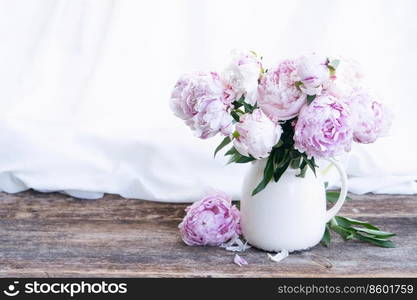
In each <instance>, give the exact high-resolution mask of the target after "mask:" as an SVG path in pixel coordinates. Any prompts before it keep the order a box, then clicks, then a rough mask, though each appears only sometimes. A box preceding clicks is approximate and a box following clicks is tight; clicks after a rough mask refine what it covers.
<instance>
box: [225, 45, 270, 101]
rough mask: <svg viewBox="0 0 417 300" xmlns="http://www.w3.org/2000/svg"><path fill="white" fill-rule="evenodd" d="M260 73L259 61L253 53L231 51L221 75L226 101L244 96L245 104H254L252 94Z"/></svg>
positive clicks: (260, 65) (260, 64)
mask: <svg viewBox="0 0 417 300" xmlns="http://www.w3.org/2000/svg"><path fill="white" fill-rule="evenodd" d="M261 71H262V63H261V60H260V59H259V58H258V57H257V55H256V54H255V53H254V52H251V51H247V52H239V51H233V52H232V57H231V60H230V63H229V64H228V66H227V67H226V68H225V69H224V70H223V72H222V73H221V78H222V81H223V84H224V85H225V86H226V94H227V95H228V99H230V101H232V102H233V101H234V100H239V98H240V97H241V96H242V95H246V99H245V100H246V102H248V103H250V104H255V101H256V99H254V94H255V92H256V89H257V87H258V79H259V77H260V75H261Z"/></svg>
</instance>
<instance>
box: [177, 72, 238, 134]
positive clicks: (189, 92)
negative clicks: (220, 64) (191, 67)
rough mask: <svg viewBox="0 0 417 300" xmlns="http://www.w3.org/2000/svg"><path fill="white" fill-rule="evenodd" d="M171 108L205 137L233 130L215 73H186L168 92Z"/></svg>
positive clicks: (197, 132) (220, 84) (218, 79)
mask: <svg viewBox="0 0 417 300" xmlns="http://www.w3.org/2000/svg"><path fill="white" fill-rule="evenodd" d="M170 106H171V109H172V110H173V112H174V113H175V115H176V116H177V117H179V118H181V119H183V120H185V123H186V124H187V125H188V126H189V127H190V128H191V129H192V130H194V131H195V134H196V136H197V137H199V138H202V139H205V138H208V137H211V136H214V135H216V134H217V133H218V132H221V133H223V134H224V135H229V134H230V133H231V132H232V131H233V127H232V122H233V118H232V117H231V116H230V114H229V112H228V110H229V106H230V104H229V103H228V102H227V101H226V100H225V98H224V89H223V85H222V83H221V81H220V78H219V76H218V75H217V73H214V72H211V73H195V74H185V75H183V76H182V77H181V78H180V79H179V80H178V82H177V84H176V85H175V87H174V90H173V91H172V94H171V102H170Z"/></svg>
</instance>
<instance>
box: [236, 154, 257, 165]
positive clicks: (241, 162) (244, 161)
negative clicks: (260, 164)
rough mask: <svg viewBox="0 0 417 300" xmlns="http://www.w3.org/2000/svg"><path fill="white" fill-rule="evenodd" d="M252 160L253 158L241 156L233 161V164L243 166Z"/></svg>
mask: <svg viewBox="0 0 417 300" xmlns="http://www.w3.org/2000/svg"><path fill="white" fill-rule="evenodd" d="M254 160H255V158H253V157H248V156H244V155H241V157H240V158H238V159H237V160H236V161H235V163H238V164H244V163H248V162H251V161H254Z"/></svg>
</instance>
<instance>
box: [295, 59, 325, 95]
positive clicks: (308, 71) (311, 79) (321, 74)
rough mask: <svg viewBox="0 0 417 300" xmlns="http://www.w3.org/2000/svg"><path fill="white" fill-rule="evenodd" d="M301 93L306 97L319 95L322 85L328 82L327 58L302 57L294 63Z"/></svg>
mask: <svg viewBox="0 0 417 300" xmlns="http://www.w3.org/2000/svg"><path fill="white" fill-rule="evenodd" d="M296 70H297V75H298V76H299V78H300V82H301V83H302V84H301V85H300V89H301V91H303V93H305V94H307V95H320V93H321V90H322V85H323V84H324V83H325V82H326V81H328V80H329V78H330V73H329V69H328V67H327V58H325V57H321V56H318V55H310V56H302V57H300V58H298V59H297V61H296Z"/></svg>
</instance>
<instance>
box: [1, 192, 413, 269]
mask: <svg viewBox="0 0 417 300" xmlns="http://www.w3.org/2000/svg"><path fill="white" fill-rule="evenodd" d="M351 196H352V198H353V200H352V201H350V202H347V203H346V204H345V206H344V207H343V209H342V211H341V213H340V214H341V215H344V216H350V217H354V218H358V219H362V220H367V221H370V222H372V223H374V224H375V225H378V226H381V227H382V228H383V229H384V230H387V231H392V232H396V233H397V234H398V236H396V237H394V238H393V240H394V241H395V242H396V243H397V246H398V247H397V248H394V249H384V248H378V247H375V246H372V245H368V244H365V243H362V242H357V241H348V242H343V241H342V240H341V239H339V238H338V237H335V235H333V237H334V239H333V242H332V245H331V246H330V247H329V248H326V247H323V246H321V245H318V246H316V247H314V248H313V249H311V250H310V251H305V252H301V253H295V254H291V255H290V256H289V257H288V258H287V259H285V260H284V261H282V262H281V263H278V264H277V263H274V262H271V261H269V260H268V259H267V256H266V253H265V252H262V251H259V250H257V249H250V250H248V251H247V252H245V253H243V254H241V256H242V257H244V258H245V259H246V260H247V261H248V262H249V265H248V266H245V267H238V266H237V265H235V264H233V262H232V261H233V256H234V254H233V253H231V252H227V251H225V250H224V249H221V248H215V247H188V246H185V245H184V244H183V243H182V241H181V239H180V237H179V234H178V229H177V226H178V223H179V222H180V220H181V218H182V217H183V215H184V208H185V206H186V204H172V203H170V204H168V203H155V202H148V201H141V200H134V199H124V198H121V197H119V196H115V195H106V196H105V197H104V198H103V199H100V200H78V199H74V198H71V197H69V196H65V195H61V194H58V193H50V194H43V193H37V192H33V191H28V192H24V193H19V194H6V193H0V276H1V277H15V276H16V277H23V276H38V277H60V276H61V277H62V276H69V277H97V276H100V277H382V276H387V277H397V276H398V277H403V276H411V277H417V196H416V195H414V196H399V195H395V196H393V195H363V196H356V195H351Z"/></svg>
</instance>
